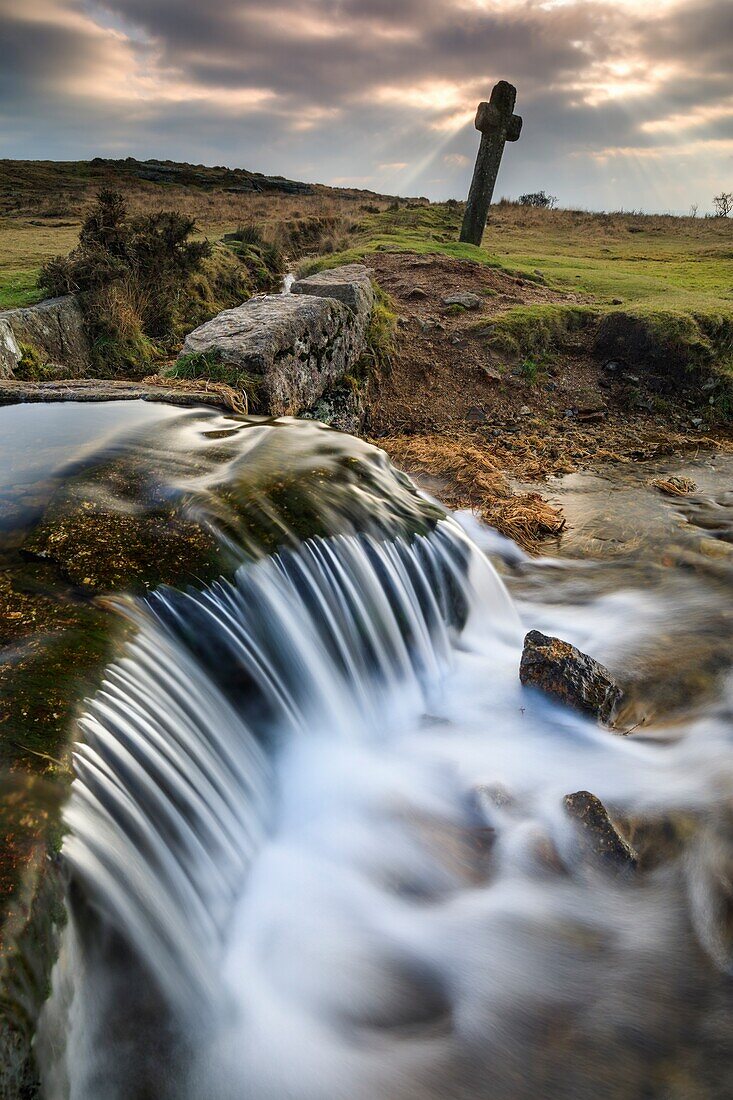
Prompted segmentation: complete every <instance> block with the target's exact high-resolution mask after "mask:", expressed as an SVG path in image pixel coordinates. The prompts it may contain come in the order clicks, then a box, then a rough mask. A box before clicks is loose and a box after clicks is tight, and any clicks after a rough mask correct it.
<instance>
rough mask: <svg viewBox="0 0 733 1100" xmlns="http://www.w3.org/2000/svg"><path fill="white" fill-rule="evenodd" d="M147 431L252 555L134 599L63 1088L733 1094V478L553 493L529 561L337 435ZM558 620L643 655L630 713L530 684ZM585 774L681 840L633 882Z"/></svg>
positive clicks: (173, 1093)
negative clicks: (588, 817)
mask: <svg viewBox="0 0 733 1100" xmlns="http://www.w3.org/2000/svg"><path fill="white" fill-rule="evenodd" d="M184 443H185V445H184ZM142 450H143V452H144V453H146V454H147V456H148V457H147V460H146V461H148V462H149V458H150V455H151V454H152V453H157V454H158V455H159V456H160V455H162V454H163V453H164V454H165V455H166V459H165V462H164V463H163V467H164V468H165V470H166V477H168V478H169V479H170V481H171V484H172V485H174V484H175V486H176V487H177V490H178V491H180V492H183V493H184V495H185V496H186V499H187V501H188V506H189V508H190V509H191V511H192V513H193V514H196V515H198V516H200V517H201V518H202V520H203V519H205V520H206V522H207V523H209V524H210V525H211V527H212V529H213V530H215V531H216V533H217V535H218V537H219V538H220V540H221V542H222V545H223V547H224V548H225V550H226V554H227V556H228V558H227V560H229V561H230V562H234V563H235V564H234V572H233V579H232V581H231V582H229V581H226V582H225V581H222V582H221V583H220V584H217V585H214V586H211V587H209V588H205V589H204V590H203V591H202V590H200V588H199V589H196V590H193V589H192V590H191V591H190V592H188V593H181V592H176V591H174V590H170V589H165V590H160V591H159V592H157V593H155V594H153V595H152V596H151V597H150V598H148V599H147V600H145V601H141V602H138V603H137V604H136V605H135V607H134V608H133V609H132V610H131V609H130V608H129V607H128V608H127V609H126V611H125V613H126V614H128V615H132V616H133V619H134V621H135V623H136V625H137V640H136V641H135V642H134V643H133V644H132V646H131V647H130V648H129V649H128V650H127V651H126V652H125V654H123V655H121V657H120V660H119V661H118V662H117V664H116V665H115V666H114V667H113V668H112V669H111V670H110V672H109V673H108V676H107V680H106V683H105V685H104V686H103V687H102V689H101V691H100V693H99V694H98V695H97V696H96V697H95V698H94V699H93V700H91V701H90V702H89V705H88V709H87V714H86V717H85V718H84V719H83V721H82V723H81V733H82V737H83V741H84V744H83V747H81V748H80V750H79V763H78V768H77V775H78V779H77V782H76V784H75V789H74V794H73V797H72V800H71V804H70V807H69V811H68V821H69V825H70V830H71V831H70V834H69V837H68V838H67V841H66V843H65V847H64V857H65V859H66V862H67V866H68V869H69V875H70V882H71V887H70V909H71V914H72V918H73V919H72V923H71V925H70V928H69V931H68V933H67V936H66V942H65V946H64V950H63V952H62V957H61V959H60V962H59V965H58V967H57V970H56V974H55V977H54V994H53V998H52V1001H51V1005H50V1009H49V1011H48V1013H47V1018H46V1021H45V1026H44V1032H43V1036H42V1039H41V1049H42V1051H43V1057H44V1062H45V1082H46V1091H47V1094H48V1096H49V1097H52V1098H56V1097H59V1098H60V1097H71V1098H74V1100H98V1098H100V1097H104V1098H105V1100H115V1098H117V1097H120V1098H122V1097H125V1098H131V1097H141V1098H142V1097H152V1096H155V1097H159V1098H161V1100H163V1098H166V1097H176V1098H181V1100H198V1098H207V1100H234V1098H235V1097H237V1098H239V1097H241V1096H253V1097H257V1098H258V1100H280V1098H285V1097H288V1098H297V1100H343V1098H345V1097H347V1096H348V1097H349V1098H350V1100H361V1098H364V1100H367V1098H369V1100H402V1098H404V1100H432V1098H435V1100H438V1098H441V1100H447V1098H450V1100H468V1098H469V1097H470V1098H472V1100H476V1098H484V1097H485V1098H486V1100H489V1098H491V1100H504V1098H506V1100H524V1098H527V1100H530V1098H533V1100H536V1098H537V1097H544V1098H548V1100H553V1098H563V1100H564V1098H573V1100H575V1098H577V1100H587V1098H588V1097H591V1096H592V1097H594V1098H595V1097H602V1098H609V1100H615V1098H624V1100H628V1098H629V1097H645V1098H655V1100H656V1098H659V1100H662V1098H665V1100H669V1098H673V1100H691V1098H693V1097H694V1098H697V1097H701V1098H702V1097H704V1098H723V1097H728V1096H729V1095H730V1081H731V1079H733V1078H732V1076H731V1075H732V1073H733V1028H732V1027H731V1023H730V1020H731V1016H730V1010H731V1007H733V1005H732V1003H731V996H732V987H731V981H730V978H731V954H730V940H729V921H730V911H729V907H728V902H729V900H730V898H729V896H728V894H727V893H726V891H728V890H729V888H730V882H731V876H730V872H731V866H732V859H731V853H732V852H733V845H732V843H731V841H732V840H733V837H732V836H731V827H730V809H731V797H732V796H733V757H732V755H731V747H730V739H731V704H732V702H733V696H732V694H731V692H732V689H733V684H732V683H731V677H730V659H731V631H730V621H731V598H730V597H731V590H732V585H731V581H732V578H733V570H732V568H731V559H730V556H729V553H728V549H727V548H728V547H729V545H730V539H729V533H730V530H731V523H730V520H731V505H732V503H733V502H731V499H730V492H729V486H730V481H729V480H727V478H728V469H729V468H728V466H726V465H725V463H723V464H722V465H721V466H718V468H714V469H707V472H706V473H705V477H706V478H707V479H708V480H706V481H705V482H704V484H703V478H702V477H701V476H699V474H698V482H699V483H700V485H701V491H700V492H699V493H698V494H696V495H695V496H694V497H693V498H691V499H689V500H685V501H670V502H666V501H665V500H663V499H661V498H659V497H658V496H657V495H655V494H656V490H653V489H652V488H650V487H649V481H650V480H651V478H652V477H653V476H655V474H656V473H657V472H658V471H657V470H656V469H651V468H650V469H643V470H642V469H641V468H639V469H636V470H635V471H634V472H633V475H632V477H631V478H629V477H628V475H627V474H624V473H621V474H619V473H618V472H616V473H614V472H609V474H608V476H607V478H601V479H600V483H595V482H594V483H593V484H594V486H595V487H594V488H593V491H592V492H587V490H588V487H589V483H588V482H582V481H581V483H580V485H579V484H578V482H577V479H576V481H575V482H572V481H571V483H570V484H569V485H568V484H566V485H558V486H557V492H558V493H559V494H563V493H564V494H565V500H566V502H567V504H568V514H569V515H570V516H571V522H572V529H571V533H570V536H569V538H568V540H567V542H566V543H565V544H564V545H561V546H560V547H559V548H557V547H556V548H548V556H547V557H546V558H544V559H540V560H536V559H534V560H533V559H529V558H528V557H527V556H526V555H524V554H523V553H522V552H521V551H519V550H518V549H517V548H516V547H513V546H512V545H511V544H508V543H507V542H506V541H505V540H502V539H500V538H499V537H498V536H496V535H495V534H494V533H491V532H487V531H485V530H484V529H482V528H481V527H480V525H478V524H477V522H476V521H475V519H474V518H473V517H469V516H461V517H458V521H456V520H454V519H452V518H450V517H447V518H444V519H438V518H437V514H436V513H434V512H431V511H430V506H429V505H427V504H424V502H423V503H420V502H417V501H416V499H415V497H414V494H413V493H412V490H411V489H410V488H409V486H408V485H406V483H405V482H404V481H403V480H402V479H396V478H394V477H393V475H392V474H391V472H390V470H389V467H388V465H387V464H386V463H384V462H383V460H382V459H381V458H379V457H378V455H377V453H376V452H371V451H370V450H369V449H368V448H365V445H363V444H359V443H356V442H355V441H354V442H350V441H349V440H348V439H347V437H340V436H336V435H335V434H334V433H329V432H324V431H323V430H322V429H318V428H317V427H315V426H308V427H305V426H302V425H300V424H298V423H296V422H290V423H283V424H279V425H273V424H270V423H268V422H254V421H245V420H242V419H241V418H234V419H229V418H224V417H218V416H214V415H213V414H212V415H211V416H209V414H206V415H204V414H195V415H192V414H187V416H186V418H184V419H182V420H180V421H178V422H177V423H176V424H175V427H174V430H172V431H171V433H170V434H169V435H165V433H164V432H163V433H161V434H159V435H158V436H157V437H156V438H155V440H148V441H147V443H146V444H145V446H144V447H143V448H142ZM156 468H160V463H159V465H158V467H156ZM314 470H316V471H317V472H316V473H315V474H314V473H313V471H314ZM293 471H295V474H294V476H293V478H292V482H291V481H289V480H288V479H289V477H290V474H292V473H293ZM673 472H678V471H677V470H676V469H675V470H674V471H673ZM283 481H285V482H287V483H288V485H289V486H290V488H291V489H292V487H293V486H297V491H298V496H297V500H298V508H293V507H292V497H291V496H290V495H289V494H286V496H285V497H283V494H282V492H281V491H280V489H278V488H277V486H281V485H282V483H283ZM306 488H307V492H306ZM581 492H583V494H584V496H585V497H587V498H588V499H585V500H584V501H583V502H582V504H581V503H579V501H578V494H580V493H581ZM304 494H305V495H304ZM572 494H576V495H575V496H573V495H572ZM304 500H307V503H308V505H309V507H310V506H311V505H313V506H314V507H315V511H316V513H317V512H318V510H319V507H320V523H319V525H317V530H315V531H314V532H310V537H308V538H307V539H306V540H305V541H303V539H302V538H301V537H299V530H298V528H297V523H296V525H295V526H294V523H295V521H296V518H299V519H302V516H303V508H302V507H301V506H302V505H303V502H304ZM423 508H426V509H427V511H424V510H423ZM574 508H575V509H576V511H575V513H573V509H574ZM306 510H307V509H306ZM253 515H256V519H257V522H256V523H253V522H252V516H253ZM308 515H309V517H310V519H311V520H312V518H313V516H312V515H311V513H310V512H308ZM711 517H714V519H715V524H714V526H713V525H711ZM614 524H616V525H617V527H618V528H620V529H622V530H623V531H624V532H627V533H628V530H629V525H631V527H632V528H633V530H634V532H636V533H635V534H634V537H633V539H631V538H628V537H626V539H625V542H624V543H623V544H622V543H621V542H620V541H618V540H617V544H618V545H624V546H625V547H626V549H625V550H624V551H623V552H620V553H613V554H606V553H604V552H602V548H599V547H598V545H597V543H598V542H599V541H600V540H599V539H598V533H599V532H600V531H604V530H605V531H609V530H613V529H614V528H613V525H614ZM411 525H412V528H413V529H412V530H411V531H410V529H409V528H410V526H411ZM583 531H586V532H587V531H591V532H592V535H591V537H592V539H593V540H594V543H593V545H592V546H591V545H589V544H588V543H587V542H586V543H584V542H583V538H584V537H585V536H584V535H583ZM263 532H264V536H263ZM263 539H264V541H263ZM711 541H712V542H713V544H714V546H713V547H711V546H710V545H709V543H710V542H711ZM258 547H259V548H258ZM273 547H276V549H275V552H274V553H269V552H266V551H270V550H272V549H273ZM482 547H483V549H481V548H482ZM566 548H567V556H566ZM550 549H551V550H552V553H550V552H549V550H550ZM487 555H488V556H487ZM489 558H490V559H491V561H490V560H489ZM492 562H493V564H492ZM530 627H539V628H541V629H544V630H547V631H549V632H552V633H557V634H558V635H560V636H562V637H565V638H567V639H568V640H570V641H573V642H575V643H577V644H579V645H580V646H581V647H582V648H583V649H585V650H586V651H588V652H590V653H592V654H594V655H595V656H597V657H599V658H601V659H603V660H605V661H606V662H607V663H608V664H609V665H610V666H611V668H612V669H613V670H614V671H615V672H617V673H618V674H619V675H620V676H622V678H623V679H624V681H625V682H627V683H628V685H629V702H628V713H627V715H626V718H627V720H628V727H627V728H628V729H629V730H632V727H633V732H629V734H628V736H623V735H622V733H612V732H610V731H608V730H605V729H603V728H601V727H599V726H597V725H596V724H595V723H593V722H592V721H590V720H589V719H587V718H585V717H583V716H581V715H578V714H576V713H574V712H572V711H569V710H567V709H565V708H562V707H560V706H558V705H555V704H553V703H551V702H549V701H548V700H547V699H546V698H544V697H542V696H540V695H539V694H537V693H535V692H533V691H528V690H525V689H523V688H521V686H520V684H519V681H518V665H519V658H520V654H521V645H522V637H523V633H524V631H525V629H529V628H530ZM578 790H589V791H592V792H593V793H595V794H596V795H598V796H599V797H600V798H601V799H603V800H604V802H605V803H606V805H607V806H608V807H609V809H610V810H611V812H612V813H613V814H614V816H616V818H617V819H619V820H627V821H628V820H631V819H636V820H637V821H638V820H639V819H641V818H643V819H645V820H646V821H647V822H652V823H653V824H657V825H658V824H659V823H661V825H662V828H661V833H660V836H661V835H663V836H664V837H665V838H667V840H669V838H670V836H671V837H672V839H671V840H670V842H669V843H667V842H666V840H665V843H662V842H661V841H660V842H659V843H658V849H659V850H658V851H657V853H656V855H657V856H658V858H656V859H652V860H651V861H650V863H649V866H648V867H647V868H646V869H645V870H644V871H643V872H640V873H638V874H637V875H636V876H633V877H624V876H620V877H613V876H609V875H608V874H607V873H606V872H604V871H603V869H602V868H600V867H597V866H595V865H594V864H593V863H592V862H590V863H589V862H588V860H587V859H585V858H582V856H581V854H580V850H579V845H578V839H577V834H576V832H575V830H574V825H573V823H572V822H571V821H570V820H569V819H568V817H567V815H566V814H565V812H564V810H563V803H562V800H563V796H564V795H566V794H568V793H570V792H573V791H578ZM678 826H679V828H677V827H678Z"/></svg>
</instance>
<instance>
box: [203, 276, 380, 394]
mask: <svg viewBox="0 0 733 1100" xmlns="http://www.w3.org/2000/svg"><path fill="white" fill-rule="evenodd" d="M367 321H368V314H365V313H364V312H359V313H355V312H353V311H352V309H351V308H350V307H349V306H348V305H345V304H344V303H343V302H341V301H338V300H337V299H336V298H334V297H330V296H329V297H326V298H324V297H320V296H316V295H314V294H306V293H302V292H301V293H296V294H287V295H283V294H277V295H275V294H270V295H264V296H262V297H258V298H252V299H250V300H249V301H248V302H245V303H244V305H241V306H238V307H236V308H235V309H228V310H225V311H224V312H223V313H220V314H219V315H218V316H216V317H214V318H213V319H212V320H211V321H207V323H206V324H204V325H201V326H200V328H197V329H195V330H194V331H193V332H192V333H190V334H189V336H187V337H186V342H185V344H184V347H183V353H182V354H183V355H184V356H190V355H202V356H204V355H206V356H213V357H215V359H216V360H217V361H218V362H219V363H221V364H223V365H224V366H226V367H229V368H231V373H230V379H229V380H230V381H231V384H232V385H233V386H235V387H236V386H239V387H241V388H242V389H244V390H245V391H246V392H247V394H248V397H249V398H250V402H251V405H252V407H253V408H254V409H255V411H258V412H263V413H270V414H272V415H274V416H283V415H288V416H297V415H298V414H299V413H301V412H303V411H304V410H305V409H308V408H310V407H311V406H312V405H314V404H315V402H316V401H317V400H318V398H319V397H321V395H322V394H323V393H324V391H325V390H326V389H328V388H330V387H331V386H333V385H334V384H335V383H337V382H339V381H340V380H341V379H342V378H343V377H344V375H346V374H348V373H349V372H350V371H351V370H352V368H353V367H354V365H355V364H356V362H357V360H358V359H359V357H360V355H361V353H362V351H363V349H364V341H365V334H366V325H367Z"/></svg>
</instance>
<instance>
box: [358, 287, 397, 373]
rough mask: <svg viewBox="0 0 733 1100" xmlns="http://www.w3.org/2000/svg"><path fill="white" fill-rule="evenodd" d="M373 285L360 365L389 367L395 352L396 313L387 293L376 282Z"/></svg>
mask: <svg viewBox="0 0 733 1100" xmlns="http://www.w3.org/2000/svg"><path fill="white" fill-rule="evenodd" d="M372 285H373V287H374V305H373V307H372V315H371V318H370V321H369V329H368V331H367V336H366V349H367V350H366V352H365V354H364V356H363V357H362V365H365V366H366V367H367V369H368V368H369V367H370V366H372V367H374V366H376V367H379V368H381V369H389V367H390V366H391V363H392V356H393V355H394V352H395V339H396V332H397V314H396V312H395V309H394V303H393V302H392V299H391V298H390V296H389V294H387V292H386V291H385V290H383V289H382V287H381V286H380V285H379V284H378V283H377V282H372Z"/></svg>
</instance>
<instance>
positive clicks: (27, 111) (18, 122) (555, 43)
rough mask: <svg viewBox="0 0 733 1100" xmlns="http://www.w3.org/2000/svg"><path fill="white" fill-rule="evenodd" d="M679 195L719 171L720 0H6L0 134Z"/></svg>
mask: <svg viewBox="0 0 733 1100" xmlns="http://www.w3.org/2000/svg"><path fill="white" fill-rule="evenodd" d="M500 78H505V79H508V80H511V81H512V83H514V84H516V85H517V87H518V89H519V97H518V101H517V110H518V111H519V112H520V113H521V114H522V115H523V116H524V132H523V135H522V138H521V141H520V142H519V143H518V144H516V145H511V146H508V147H507V150H506V154H505V158H504V164H503V168H502V174H501V176H500V180H499V185H498V192H499V193H501V194H509V195H516V194H517V193H519V192H520V191H524V190H537V189H540V188H545V189H546V190H548V191H550V192H552V193H554V194H557V195H558V196H559V198H560V201H561V203H562V204H563V205H579V206H585V207H590V208H594V209H617V208H620V207H625V208H629V207H635V208H636V207H641V208H644V209H647V210H676V211H686V210H687V209H688V208H689V206H690V204H691V203H693V202H695V203H699V204H700V210H701V211H702V210H704V209H708V208H709V207H710V198H711V196H712V195H713V194H715V193H717V192H719V191H720V190H722V189H725V190H733V0H0V156H2V157H21V158H43V159H78V158H87V157H92V156H95V155H102V156H128V155H133V156H138V157H162V158H165V157H168V158H172V159H176V160H188V161H193V162H202V163H207V164H227V165H230V166H240V167H246V168H252V169H254V170H257V171H263V172H279V173H282V174H284V175H287V176H290V177H292V178H297V179H305V180H315V181H320V182H324V183H334V184H346V185H351V186H357V187H367V188H372V189H375V190H380V191H386V192H389V193H398V194H413V195H414V194H425V195H428V196H430V197H431V198H446V197H449V196H455V197H462V196H463V195H464V194H465V192H466V189H467V186H468V182H469V178H470V173H471V167H472V162H473V157H474V154H475V150H476V145H477V138H478V135H477V133H476V131H475V130H474V129H473V116H474V113H475V108H476V104H477V102H478V101H479V100H480V99H484V98H487V97H488V94H489V92H490V90H491V87H492V85H493V84H494V82H495V81H496V80H498V79H500Z"/></svg>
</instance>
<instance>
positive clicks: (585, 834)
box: [563, 791, 639, 870]
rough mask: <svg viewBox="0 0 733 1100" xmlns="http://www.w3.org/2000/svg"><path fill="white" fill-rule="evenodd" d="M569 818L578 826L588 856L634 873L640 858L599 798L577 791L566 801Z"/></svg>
mask: <svg viewBox="0 0 733 1100" xmlns="http://www.w3.org/2000/svg"><path fill="white" fill-rule="evenodd" d="M563 804H564V806H565V810H566V811H567V813H568V815H569V816H570V817H571V818H572V819H573V821H574V822H575V823H576V827H577V832H578V835H579V837H580V839H581V843H582V847H583V848H584V849H585V852H586V854H588V855H592V856H593V857H595V858H597V859H598V860H599V861H600V863H602V864H605V865H606V866H607V867H609V868H611V869H613V870H634V869H635V868H636V867H637V865H638V862H639V857H638V855H637V854H636V852H635V851H634V849H633V848H632V847H631V845H630V844H628V843H627V842H626V841H625V840H624V838H623V837H622V836H621V834H620V832H619V831H618V829H617V828H616V826H615V825H614V824H613V822H612V821H611V818H610V817H609V815H608V811H607V810H606V807H605V806H604V805H603V803H602V802H601V800H600V798H596V796H595V795H594V794H591V793H590V791H576V792H575V794H568V795H566V796H565V798H564V799H563Z"/></svg>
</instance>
